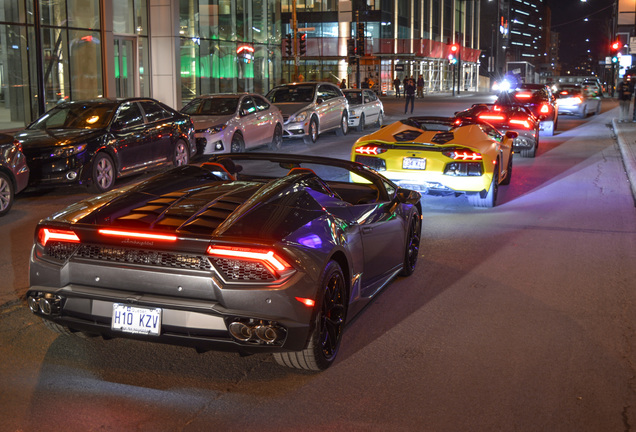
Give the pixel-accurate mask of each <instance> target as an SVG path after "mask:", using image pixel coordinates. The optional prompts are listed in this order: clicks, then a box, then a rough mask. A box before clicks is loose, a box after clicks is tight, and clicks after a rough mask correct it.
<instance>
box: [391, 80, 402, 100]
mask: <svg viewBox="0 0 636 432" xmlns="http://www.w3.org/2000/svg"><path fill="white" fill-rule="evenodd" d="M400 84H401V81H400V79H399V78H398V77H395V79H394V80H393V88H394V89H395V97H396V98H399V97H400Z"/></svg>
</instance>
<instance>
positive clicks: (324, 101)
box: [267, 82, 349, 144]
mask: <svg viewBox="0 0 636 432" xmlns="http://www.w3.org/2000/svg"><path fill="white" fill-rule="evenodd" d="M267 99H269V100H270V101H271V102H272V103H273V104H274V105H276V106H277V107H278V108H280V110H281V112H282V113H283V119H284V121H285V124H284V125H283V136H284V137H285V138H303V140H304V141H305V143H306V144H313V143H315V142H316V140H317V139H318V135H320V134H321V133H323V132H327V131H331V130H335V131H336V134H338V135H340V136H343V135H346V134H347V132H348V130H349V120H348V118H349V105H348V103H347V99H346V98H345V97H344V95H343V94H342V91H341V90H340V89H339V88H338V86H336V85H334V84H331V83H327V82H302V83H291V84H283V85H280V86H278V87H274V88H273V89H272V90H270V91H269V93H267Z"/></svg>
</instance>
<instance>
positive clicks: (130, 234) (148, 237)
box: [97, 228, 177, 241]
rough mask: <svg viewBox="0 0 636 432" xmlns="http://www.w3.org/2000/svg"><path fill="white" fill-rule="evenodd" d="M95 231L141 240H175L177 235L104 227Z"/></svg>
mask: <svg viewBox="0 0 636 432" xmlns="http://www.w3.org/2000/svg"><path fill="white" fill-rule="evenodd" d="M97 232H99V233H100V234H102V235H105V236H109V237H129V238H138V239H143V240H163V241H177V236H175V235H169V234H151V233H143V232H135V231H120V230H113V229H105V228H103V229H100V230H98V231H97Z"/></svg>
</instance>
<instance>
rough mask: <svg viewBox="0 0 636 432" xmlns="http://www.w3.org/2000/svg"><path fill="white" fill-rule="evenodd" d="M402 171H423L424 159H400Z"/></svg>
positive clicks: (424, 167) (424, 166)
mask: <svg viewBox="0 0 636 432" xmlns="http://www.w3.org/2000/svg"><path fill="white" fill-rule="evenodd" d="M402 169H412V170H425V169H426V159H424V158H416V157H405V158H404V159H402Z"/></svg>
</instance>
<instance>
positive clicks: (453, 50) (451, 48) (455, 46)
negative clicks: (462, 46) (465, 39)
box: [450, 44, 459, 54]
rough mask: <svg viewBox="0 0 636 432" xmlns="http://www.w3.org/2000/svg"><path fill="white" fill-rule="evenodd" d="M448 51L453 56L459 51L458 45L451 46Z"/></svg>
mask: <svg viewBox="0 0 636 432" xmlns="http://www.w3.org/2000/svg"><path fill="white" fill-rule="evenodd" d="M450 50H451V52H452V53H453V54H455V53H456V52H457V51H459V45H457V44H452V45H451V47H450Z"/></svg>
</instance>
